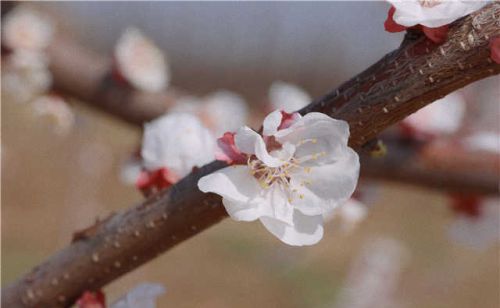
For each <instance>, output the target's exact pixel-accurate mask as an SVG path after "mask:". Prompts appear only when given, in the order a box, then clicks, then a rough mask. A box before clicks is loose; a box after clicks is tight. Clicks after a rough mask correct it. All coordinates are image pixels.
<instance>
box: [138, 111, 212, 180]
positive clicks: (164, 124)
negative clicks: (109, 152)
mask: <svg viewBox="0 0 500 308" xmlns="http://www.w3.org/2000/svg"><path fill="white" fill-rule="evenodd" d="M214 152H215V138H214V137H213V135H212V133H211V132H210V131H209V130H208V129H207V128H205V127H204V126H203V124H202V123H201V122H200V121H199V120H198V119H197V118H196V117H195V116H193V115H191V114H187V113H172V114H167V115H164V116H162V117H160V118H157V119H155V120H153V121H152V122H149V123H146V124H145V125H144V136H143V139H142V149H141V156H142V159H143V163H144V167H145V168H146V169H147V170H149V171H154V170H158V169H161V168H167V169H168V170H169V172H171V173H172V175H174V176H175V177H177V178H182V177H184V176H186V175H187V174H189V173H190V172H191V170H192V169H193V167H201V166H203V165H205V164H207V163H209V162H211V161H212V160H214V159H215V156H214Z"/></svg>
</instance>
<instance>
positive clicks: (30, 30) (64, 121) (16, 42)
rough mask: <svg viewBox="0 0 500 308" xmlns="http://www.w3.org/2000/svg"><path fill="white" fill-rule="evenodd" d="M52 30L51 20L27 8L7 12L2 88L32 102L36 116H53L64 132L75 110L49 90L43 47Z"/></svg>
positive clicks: (17, 98)
mask: <svg viewBox="0 0 500 308" xmlns="http://www.w3.org/2000/svg"><path fill="white" fill-rule="evenodd" d="M53 33H54V25H53V24H52V23H51V21H50V20H49V19H48V18H47V17H45V16H43V15H41V14H40V13H38V12H36V11H34V10H32V9H30V8H29V7H26V6H22V5H21V6H18V7H16V8H15V9H13V10H12V11H11V12H9V14H8V15H7V16H6V17H5V19H4V22H3V28H2V43H3V47H5V48H6V49H7V58H6V61H5V62H4V63H3V64H4V65H5V66H4V69H2V79H3V80H2V91H5V92H4V93H6V94H7V95H8V96H9V98H10V99H12V100H13V101H16V102H32V106H33V109H34V111H35V114H36V115H41V116H47V117H49V118H51V119H53V120H54V123H55V125H54V127H55V131H56V133H60V134H65V133H67V132H69V130H70V129H71V128H72V126H73V124H74V113H73V111H72V110H71V108H70V107H69V105H68V104H67V103H66V101H65V100H64V99H63V98H62V97H60V96H58V95H56V94H54V93H49V91H50V89H51V86H52V74H51V73H50V71H49V59H48V56H47V54H46V49H47V47H48V46H49V44H50V42H51V41H52V37H53Z"/></svg>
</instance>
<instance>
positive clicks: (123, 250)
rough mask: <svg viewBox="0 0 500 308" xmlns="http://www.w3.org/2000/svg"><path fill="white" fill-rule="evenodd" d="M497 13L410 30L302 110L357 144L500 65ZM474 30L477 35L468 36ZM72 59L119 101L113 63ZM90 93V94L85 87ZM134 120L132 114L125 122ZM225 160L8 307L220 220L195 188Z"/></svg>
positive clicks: (67, 290) (106, 278) (45, 274)
mask: <svg viewBox="0 0 500 308" xmlns="http://www.w3.org/2000/svg"><path fill="white" fill-rule="evenodd" d="M498 14H500V4H499V3H493V4H490V5H488V6H486V7H484V8H483V9H481V10H479V11H477V12H476V13H474V14H472V15H470V16H467V17H465V18H463V19H461V20H460V21H458V22H456V23H455V24H453V25H452V26H451V28H450V32H449V39H448V40H447V41H446V42H445V43H443V44H442V45H440V46H436V45H434V44H432V43H430V42H429V41H428V40H426V39H425V38H424V37H416V36H415V35H408V36H407V38H406V39H405V42H404V43H403V44H402V46H401V47H400V48H399V49H397V50H395V51H394V52H392V53H390V54H388V55H386V56H385V57H384V58H383V59H381V60H380V61H379V62H377V63H376V64H374V65H373V66H371V67H370V68H368V69H367V70H366V71H364V72H363V73H361V74H359V75H358V76H356V77H354V78H353V79H351V80H350V81H348V82H346V83H344V84H343V85H341V86H340V87H339V88H338V89H337V90H334V91H333V92H332V93H330V94H328V95H326V96H324V97H323V98H321V99H320V100H318V101H316V102H314V103H313V104H311V105H309V106H308V107H306V108H305V109H303V110H302V111H301V112H302V113H303V114H305V113H307V112H313V111H316V112H323V113H325V114H328V115H330V116H332V117H334V118H339V119H343V120H346V121H348V123H349V125H350V127H351V138H350V144H351V145H352V146H353V147H355V148H357V149H358V150H359V149H360V147H361V146H362V145H364V144H365V143H366V142H367V141H369V140H372V139H373V138H374V137H376V135H377V134H378V133H380V132H381V131H382V130H383V129H385V128H386V127H388V126H390V125H392V124H394V123H396V122H398V121H400V120H401V119H403V118H404V117H405V116H407V115H409V114H411V113H413V112H415V111H416V110H418V109H420V108H422V107H423V106H425V105H427V104H429V103H431V102H433V101H435V100H436V99H438V98H441V97H443V96H444V95H446V94H448V93H450V92H452V91H454V90H456V89H458V88H461V87H463V86H465V85H467V84H470V83H472V82H474V81H476V80H479V79H482V78H486V77H488V76H491V75H495V74H498V72H500V65H498V64H495V63H493V62H492V61H491V60H490V58H489V55H490V53H489V48H488V43H489V38H491V37H494V36H497V35H500V29H499V28H498V25H497V18H496V16H498ZM477 19H480V23H479V25H480V27H477V26H476V27H474V26H473V25H477V24H478V23H474V21H477ZM471 35H472V36H473V39H469V38H470V36H471ZM60 57H62V55H61V56H60ZM66 63H67V62H66ZM68 65H69V66H70V67H68V68H65V70H66V69H67V70H69V71H71V72H72V75H73V76H74V77H73V80H75V81H74V82H76V81H77V80H79V79H82V80H83V79H84V80H86V81H85V82H82V84H80V86H79V87H78V88H79V90H78V91H75V92H74V93H80V94H81V95H82V97H83V96H85V97H87V98H94V99H95V98H96V97H98V96H99V95H100V94H99V93H108V94H107V95H104V96H102V98H103V99H110V100H111V98H113V99H116V96H115V95H114V94H113V95H110V94H109V92H106V91H104V92H102V91H103V90H101V89H102V82H103V80H106V74H108V73H106V72H105V70H106V67H109V64H107V65H106V64H103V65H102V66H97V65H96V66H95V68H94V69H93V70H94V72H99V74H98V75H96V76H97V78H98V79H97V80H94V81H93V80H91V78H90V77H91V76H90V75H86V73H84V72H79V71H78V69H82V70H83V69H85V65H83V66H82V67H80V65H78V66H75V65H74V64H71V63H68ZM419 72H421V73H419ZM79 76H81V77H79ZM59 78H60V77H56V80H60V79H59ZM68 78H69V77H68ZM68 80H69V79H68ZM68 80H66V81H68ZM59 82H61V81H56V84H57V83H59ZM96 82H97V83H96ZM68 85H69V83H67V84H66V86H68ZM61 88H63V87H62V86H61ZM87 90H89V91H92V90H94V92H89V93H91V94H89V93H87V92H86V91H87ZM132 97H133V96H132ZM160 101H161V100H160ZM118 103H120V104H121V103H124V101H123V100H121V99H120V100H117V101H113V102H112V103H110V102H109V101H108V102H107V103H104V104H105V106H107V107H105V108H104V109H108V108H109V109H110V110H111V109H112V108H115V107H116V106H120V107H119V108H122V109H126V108H130V106H128V107H126V106H125V107H124V106H122V105H116V104H118ZM116 108H118V107H116ZM148 114H152V113H148ZM144 118H146V116H144ZM136 121H138V118H135V119H134V120H132V121H131V122H136ZM222 167H225V164H224V163H221V162H213V163H211V164H209V165H207V166H205V167H203V168H201V169H199V170H195V171H194V172H193V173H191V174H190V175H189V176H187V177H186V178H184V179H183V180H181V181H180V182H179V183H178V184H176V185H174V186H172V187H171V188H170V189H168V190H165V191H162V192H160V193H158V194H156V195H154V196H152V197H151V198H149V199H148V200H146V201H145V202H144V203H143V204H139V205H138V206H135V207H133V208H131V209H130V210H128V211H126V212H123V213H119V214H115V215H112V216H110V217H109V218H108V219H106V220H104V221H102V222H100V223H97V224H96V225H94V226H92V227H90V228H88V229H86V230H83V231H81V232H79V233H78V237H77V238H76V240H75V241H74V242H73V243H72V244H71V245H69V246H68V247H66V248H65V249H63V250H62V251H60V252H59V253H57V254H55V255H54V256H52V257H51V258H49V259H48V260H47V261H45V262H44V263H43V264H41V265H39V266H37V267H35V268H34V269H33V270H32V271H31V272H30V273H28V274H27V275H26V276H24V277H22V278H21V279H19V280H18V281H17V282H15V283H13V284H12V285H10V286H8V287H7V288H5V289H3V290H2V303H3V304H4V305H5V306H8V307H19V306H33V307H39V306H41V307H58V306H69V305H71V303H72V302H73V301H74V300H75V299H76V298H77V297H78V296H79V295H80V294H81V293H82V292H83V291H85V290H97V289H100V288H101V287H102V286H104V285H106V284H107V283H109V282H111V281H113V280H114V279H116V278H118V277H120V276H121V275H123V274H125V273H127V272H129V271H131V270H132V269H134V268H136V267H138V266H140V265H141V264H144V263H146V262H147V261H149V260H151V259H152V258H154V257H155V256H157V255H158V254H160V253H162V252H164V251H166V250H168V249H170V248H172V247H173V246H175V245H176V244H178V243H180V242H182V241H184V240H186V239H188V238H190V237H191V236H193V235H195V234H198V233H199V232H200V231H202V230H204V229H206V228H208V227H209V226H211V225H213V224H215V223H217V222H219V221H220V220H221V219H223V218H224V217H226V215H227V214H226V212H225V210H224V208H223V206H222V204H221V199H220V198H219V197H218V196H215V195H213V194H203V193H201V192H200V191H199V190H198V189H197V182H198V179H199V178H200V177H202V176H204V175H206V174H209V173H211V172H213V171H215V170H218V169H220V168H222Z"/></svg>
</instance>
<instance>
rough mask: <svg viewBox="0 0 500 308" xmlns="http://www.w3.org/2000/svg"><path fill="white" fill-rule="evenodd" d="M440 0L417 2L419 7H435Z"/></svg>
mask: <svg viewBox="0 0 500 308" xmlns="http://www.w3.org/2000/svg"><path fill="white" fill-rule="evenodd" d="M441 1H442V0H418V2H419V3H420V6H421V7H429V8H430V7H435V6H436V5H438V4H440V3H441Z"/></svg>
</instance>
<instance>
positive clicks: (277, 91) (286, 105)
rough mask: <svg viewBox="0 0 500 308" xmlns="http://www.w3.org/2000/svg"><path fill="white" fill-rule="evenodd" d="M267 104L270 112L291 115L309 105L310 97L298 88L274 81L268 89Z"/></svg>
mask: <svg viewBox="0 0 500 308" xmlns="http://www.w3.org/2000/svg"><path fill="white" fill-rule="evenodd" d="M269 102H270V104H271V108H272V110H273V111H274V110H283V111H285V112H288V113H292V112H295V111H298V110H300V109H302V108H303V107H305V106H307V105H308V104H309V103H311V96H309V94H307V92H306V91H304V90H303V89H301V88H299V87H298V86H295V85H292V84H290V83H286V82H282V81H275V82H274V83H273V84H272V85H271V88H270V89H269Z"/></svg>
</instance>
